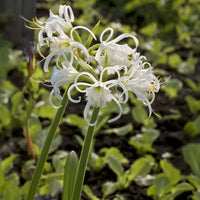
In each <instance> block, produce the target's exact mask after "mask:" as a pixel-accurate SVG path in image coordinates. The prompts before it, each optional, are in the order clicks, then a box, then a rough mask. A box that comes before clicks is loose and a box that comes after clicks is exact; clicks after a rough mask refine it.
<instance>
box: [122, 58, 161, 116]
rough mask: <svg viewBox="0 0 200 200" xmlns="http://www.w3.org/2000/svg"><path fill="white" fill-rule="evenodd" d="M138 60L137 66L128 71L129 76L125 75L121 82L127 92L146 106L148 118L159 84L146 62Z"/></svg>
mask: <svg viewBox="0 0 200 200" xmlns="http://www.w3.org/2000/svg"><path fill="white" fill-rule="evenodd" d="M138 60H139V61H138V62H137V65H135V66H133V69H130V70H129V73H130V74H127V76H125V77H124V79H123V80H122V82H123V84H124V85H125V86H126V87H127V89H128V90H130V91H132V92H133V93H134V94H135V95H136V96H137V98H138V100H140V101H142V102H143V103H144V104H145V105H147V106H148V108H149V117H150V116H151V113H152V108H151V104H152V103H153V101H154V99H155V92H158V91H159V89H160V82H159V80H158V78H157V77H156V76H155V75H154V74H153V71H152V69H153V68H152V67H151V65H150V64H149V63H147V62H145V63H142V62H141V58H139V59H138ZM146 66H147V67H146Z"/></svg>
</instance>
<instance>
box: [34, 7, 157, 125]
mask: <svg viewBox="0 0 200 200" xmlns="http://www.w3.org/2000/svg"><path fill="white" fill-rule="evenodd" d="M73 21H74V14H73V11H72V9H71V7H70V6H65V5H60V8H59V14H58V15H55V14H53V13H52V12H51V11H50V15H49V18H48V19H47V20H46V21H45V22H42V21H39V20H38V19H37V18H35V19H33V23H34V24H35V26H36V27H35V28H34V29H38V30H39V33H38V46H37V49H38V52H39V53H40V55H41V56H42V57H43V58H44V60H45V61H44V71H45V72H48V70H49V64H50V62H53V61H52V59H53V60H55V62H54V63H55V66H54V70H53V73H52V76H51V78H50V79H49V82H50V84H51V86H52V87H53V89H52V91H51V94H50V103H51V105H52V106H53V107H55V108H57V107H56V106H55V105H54V104H53V102H52V96H53V94H55V95H56V97H57V98H58V100H61V99H62V95H61V94H60V87H61V86H63V85H69V89H68V93H67V94H68V98H69V100H70V101H72V102H74V103H79V102H80V101H81V96H83V95H81V96H79V98H78V99H77V98H75V97H73V96H72V94H74V93H73V92H72V91H76V94H77V93H82V94H85V99H86V101H87V103H86V106H85V109H84V118H85V120H86V122H87V124H88V125H90V126H94V125H95V124H96V122H95V123H92V124H91V123H90V122H89V120H88V118H89V116H88V115H89V109H90V108H91V107H94V106H95V107H104V106H106V104H107V102H111V101H114V102H115V103H116V106H117V107H118V108H119V113H118V115H117V116H115V117H114V118H112V119H110V120H109V122H114V121H115V120H117V119H119V118H120V116H121V115H122V107H121V105H122V104H125V103H127V101H128V99H129V92H133V93H134V94H135V95H136V97H137V98H138V99H139V100H140V101H142V102H143V103H144V104H145V105H147V106H148V109H149V116H150V115H151V113H152V108H151V104H152V102H153V101H154V98H155V92H158V91H159V88H160V81H159V79H158V78H157V77H156V76H155V75H154V74H153V71H152V70H153V68H152V67H151V65H150V63H148V62H146V61H145V60H146V58H145V57H144V56H142V55H140V53H139V52H137V47H138V44H139V42H138V40H137V38H136V37H135V36H133V35H131V34H121V35H119V36H118V37H116V38H115V39H113V40H112V39H111V38H112V37H113V29H112V28H106V29H105V30H104V31H103V32H102V33H101V35H100V38H99V40H100V44H95V45H94V46H92V47H88V46H87V45H83V42H82V41H81V38H80V36H79V35H78V33H77V31H76V30H77V29H84V30H86V31H88V32H89V37H90V38H91V37H93V39H95V40H96V37H95V35H94V33H93V32H92V31H91V30H89V29H88V28H86V27H84V26H75V27H73V26H72V22H73ZM123 39H132V40H133V42H134V44H135V45H134V48H131V47H130V46H129V45H128V44H120V42H121V40H123ZM43 47H45V48H48V49H49V50H50V51H49V52H50V53H49V54H48V55H47V56H44V55H43V54H42V53H41V48H43Z"/></svg>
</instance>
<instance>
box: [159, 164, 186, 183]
mask: <svg viewBox="0 0 200 200" xmlns="http://www.w3.org/2000/svg"><path fill="white" fill-rule="evenodd" d="M160 165H161V168H162V170H163V172H164V174H165V175H166V176H167V177H168V179H169V181H170V183H169V184H170V185H171V186H172V185H175V184H177V183H178V182H179V181H181V180H182V179H183V178H184V177H183V176H182V175H181V173H180V170H178V169H176V168H175V167H174V166H173V165H172V164H171V163H169V162H168V161H167V160H161V161H160Z"/></svg>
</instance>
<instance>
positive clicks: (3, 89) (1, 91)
mask: <svg viewBox="0 0 200 200" xmlns="http://www.w3.org/2000/svg"><path fill="white" fill-rule="evenodd" d="M0 83H1V84H0V102H1V103H2V104H5V105H6V104H8V102H9V100H10V98H11V96H12V95H13V94H14V93H15V92H16V91H17V88H16V87H15V86H14V85H13V84H12V83H11V82H10V81H7V80H1V81H0Z"/></svg>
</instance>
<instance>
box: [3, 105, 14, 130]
mask: <svg viewBox="0 0 200 200" xmlns="http://www.w3.org/2000/svg"><path fill="white" fill-rule="evenodd" d="M0 110H1V114H0V130H1V128H2V127H4V128H7V127H8V126H9V125H10V123H11V115H10V111H9V109H8V108H7V107H6V106H5V105H3V104H1V103H0Z"/></svg>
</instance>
